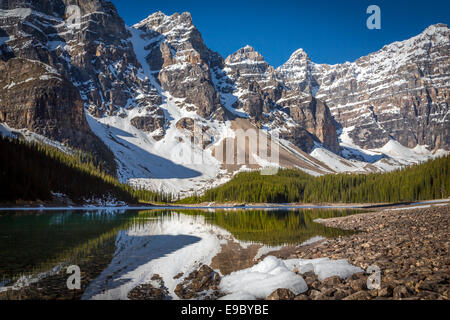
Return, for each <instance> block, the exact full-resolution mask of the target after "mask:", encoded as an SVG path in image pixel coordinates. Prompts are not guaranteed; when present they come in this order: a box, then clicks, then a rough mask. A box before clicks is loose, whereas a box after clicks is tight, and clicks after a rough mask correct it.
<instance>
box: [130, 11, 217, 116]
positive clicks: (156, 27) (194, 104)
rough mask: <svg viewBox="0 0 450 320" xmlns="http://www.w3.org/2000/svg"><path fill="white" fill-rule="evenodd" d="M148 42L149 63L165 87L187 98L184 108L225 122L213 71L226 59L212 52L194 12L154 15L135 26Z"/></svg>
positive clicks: (173, 94)
mask: <svg viewBox="0 0 450 320" xmlns="http://www.w3.org/2000/svg"><path fill="white" fill-rule="evenodd" d="M133 28H135V29H138V30H139V31H142V32H143V34H142V35H141V37H142V38H143V39H144V40H145V41H146V42H147V46H146V50H147V52H148V55H147V62H148V64H149V66H150V68H151V70H152V72H154V75H155V77H156V78H157V79H158V81H159V83H160V84H161V86H162V88H163V89H164V90H166V91H167V92H169V93H170V94H171V95H172V96H173V97H175V98H180V99H183V100H184V101H183V103H184V105H183V107H185V108H190V109H192V110H196V111H197V113H198V114H199V115H200V116H202V117H204V118H209V117H211V116H212V117H213V118H215V119H217V120H224V116H225V114H224V110H223V107H222V105H221V103H220V99H219V95H218V93H217V92H216V90H215V88H214V85H213V82H212V77H211V72H210V69H211V68H214V67H217V66H220V65H221V64H222V63H223V59H222V58H221V57H220V56H219V54H217V53H215V52H213V51H211V50H210V49H208V48H207V47H206V45H205V43H204V42H203V39H202V36H201V34H200V32H199V31H198V30H197V28H196V27H195V26H194V25H193V23H192V17H191V15H190V13H188V12H184V13H182V14H178V13H175V14H174V15H172V16H166V15H165V14H163V13H162V12H157V13H155V14H152V15H150V16H149V17H148V18H146V19H145V20H143V21H142V22H140V23H138V24H136V25H134V26H133Z"/></svg>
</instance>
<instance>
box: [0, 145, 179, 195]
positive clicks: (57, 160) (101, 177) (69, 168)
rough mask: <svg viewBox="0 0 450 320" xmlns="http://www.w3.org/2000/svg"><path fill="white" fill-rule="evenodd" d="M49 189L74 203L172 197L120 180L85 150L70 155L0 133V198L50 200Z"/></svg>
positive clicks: (50, 191)
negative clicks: (110, 198) (132, 185)
mask: <svg viewBox="0 0 450 320" xmlns="http://www.w3.org/2000/svg"><path fill="white" fill-rule="evenodd" d="M52 192H54V193H62V194H65V195H67V196H68V197H69V198H70V199H71V200H72V201H74V202H75V203H83V202H84V201H85V200H89V199H105V197H107V196H108V195H110V196H112V197H114V198H115V199H117V200H119V201H124V202H127V203H138V202H139V201H143V202H167V201H169V200H171V198H172V196H171V195H168V194H165V193H163V192H151V191H147V190H140V189H135V188H132V187H131V186H129V185H127V184H122V183H120V182H119V181H118V180H117V178H116V177H114V176H112V175H109V174H107V173H106V171H105V170H103V168H102V167H101V165H100V164H98V163H96V161H95V158H94V157H93V156H91V155H89V154H86V153H82V152H80V151H75V152H74V153H73V154H72V155H70V154H67V153H64V152H62V151H60V150H59V149H57V148H54V147H50V146H47V145H43V144H37V143H29V142H26V141H21V140H17V139H9V138H4V137H0V202H1V203H12V204H13V203H15V202H16V201H20V200H21V201H38V200H39V201H44V202H45V201H52V199H53V195H52Z"/></svg>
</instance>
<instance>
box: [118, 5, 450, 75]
mask: <svg viewBox="0 0 450 320" xmlns="http://www.w3.org/2000/svg"><path fill="white" fill-rule="evenodd" d="M112 2H113V3H114V4H115V5H116V7H117V9H118V11H119V14H120V15H121V16H122V18H123V19H124V20H125V23H126V24H127V25H133V24H134V23H137V22H139V21H141V20H142V19H144V18H146V17H147V16H148V15H149V14H151V13H153V12H156V11H162V12H164V13H165V14H169V15H170V14H173V13H175V12H184V11H189V12H190V13H191V14H192V17H193V21H194V24H195V25H196V26H197V28H198V29H199V30H200V32H201V33H202V36H203V39H204V40H205V43H206V45H207V46H208V47H209V48H211V49H212V50H214V51H217V52H219V53H220V54H221V55H222V56H223V57H224V58H226V57H227V56H228V55H229V54H231V53H233V52H235V51H236V50H237V49H239V48H241V47H243V46H245V45H247V44H249V45H251V46H253V47H254V48H255V49H256V50H257V51H259V52H260V53H261V54H262V55H263V56H264V58H265V59H266V61H267V62H269V63H270V64H271V65H273V66H275V67H278V66H279V65H281V64H283V63H284V62H285V61H286V60H287V59H288V58H289V56H290V55H291V54H292V53H293V52H294V51H295V50H297V49H299V48H303V49H304V50H305V51H306V52H307V53H308V54H309V56H310V57H311V58H312V60H313V61H314V62H317V63H329V64H335V63H342V62H345V61H354V60H356V59H357V58H359V57H361V56H364V55H367V54H368V53H371V52H374V51H377V50H379V49H380V48H382V47H383V46H384V45H385V44H389V43H391V42H394V41H399V40H405V39H408V38H410V37H412V36H415V35H417V34H419V33H420V32H422V31H423V30H424V29H425V28H426V27H428V26H429V25H431V24H435V23H439V22H440V23H445V24H447V25H449V24H450V1H448V0H426V1H425V0H423V1H414V0H409V1H408V0H389V1H384V0H370V1H367V0H334V1H331V0H330V1H325V0H309V1H301V0H276V1H256V0H227V1H220V2H219V1H214V0H210V1H206V0H170V1H167V0H150V1H147V0H145V1H143V0H112ZM372 4H375V5H378V6H379V7H380V9H381V30H369V29H368V28H367V27H366V21H367V18H368V17H369V15H368V14H366V10H367V7H368V6H369V5H372Z"/></svg>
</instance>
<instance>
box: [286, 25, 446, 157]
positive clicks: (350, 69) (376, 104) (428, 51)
mask: <svg viewBox="0 0 450 320" xmlns="http://www.w3.org/2000/svg"><path fill="white" fill-rule="evenodd" d="M449 57H450V32H449V29H448V27H447V26H446V25H442V24H440V25H434V26H431V27H429V28H427V29H426V30H425V31H424V32H423V33H421V34H420V35H418V36H416V37H413V38H411V39H409V40H406V41H402V42H395V43H393V44H390V45H387V46H385V47H383V48H382V49H381V50H380V51H378V52H376V53H373V54H370V55H368V56H366V57H362V58H360V59H358V60H356V61H355V62H353V63H345V64H339V65H333V66H330V65H318V64H315V63H313V62H312V61H311V60H310V58H309V57H308V56H307V54H306V53H305V52H304V51H303V50H299V51H297V52H296V53H294V54H293V55H292V57H291V58H290V59H289V61H288V62H287V63H286V64H285V65H283V66H281V67H280V68H278V69H277V71H278V72H279V74H280V77H281V78H282V79H284V81H285V83H286V84H287V85H288V86H291V87H297V88H298V90H300V91H302V92H304V93H305V94H310V95H312V96H314V97H316V98H317V99H320V100H322V101H324V102H325V103H326V104H327V105H328V106H329V107H330V109H331V112H332V115H333V116H334V118H335V119H336V121H337V122H339V123H340V125H341V126H342V127H344V128H346V129H347V131H348V132H349V136H350V137H351V138H352V139H353V141H354V142H355V143H356V144H357V145H358V146H360V147H363V148H381V147H383V146H384V145H385V144H386V143H388V142H389V140H390V139H395V140H397V141H398V142H400V143H401V144H402V145H404V146H406V147H409V148H414V147H416V146H417V145H427V146H428V147H429V148H430V149H438V148H442V149H448V148H449V146H450V145H449V143H450V141H449V130H450V129H449V128H450V125H449V121H450V119H449V117H448V112H449V100H450V99H449V79H450V64H449V61H450V58H449Z"/></svg>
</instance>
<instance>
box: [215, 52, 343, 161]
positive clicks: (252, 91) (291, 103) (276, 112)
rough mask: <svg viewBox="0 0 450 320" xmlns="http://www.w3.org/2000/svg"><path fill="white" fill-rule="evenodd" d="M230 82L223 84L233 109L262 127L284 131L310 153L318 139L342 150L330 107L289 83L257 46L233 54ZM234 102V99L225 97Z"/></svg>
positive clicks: (225, 73)
mask: <svg viewBox="0 0 450 320" xmlns="http://www.w3.org/2000/svg"><path fill="white" fill-rule="evenodd" d="M222 74H223V76H222V77H224V78H226V79H227V80H228V81H226V82H225V83H223V84H222V85H221V86H220V90H221V92H222V93H224V94H230V93H231V94H232V95H233V96H234V100H235V101H234V103H233V104H231V105H230V106H229V108H234V109H238V110H242V112H244V113H245V114H247V115H248V116H249V117H250V118H251V119H253V120H254V121H256V122H257V123H258V124H260V126H264V127H268V128H271V129H276V130H278V131H280V136H281V137H282V138H285V139H287V140H289V141H291V142H292V143H294V145H296V146H298V147H300V148H301V149H302V150H304V151H307V152H310V151H311V150H312V149H313V148H314V146H315V143H316V142H321V143H323V145H324V146H325V147H326V148H329V149H330V150H332V151H335V152H337V153H339V149H340V148H339V143H338V140H337V134H336V127H335V123H334V122H333V120H332V117H331V113H330V110H329V109H328V107H327V106H326V105H325V104H324V103H322V102H320V101H317V100H316V99H314V98H312V97H311V96H310V95H305V94H303V93H302V92H301V91H299V90H297V88H290V87H288V86H286V83H284V82H283V79H281V78H280V77H278V74H277V73H276V72H275V69H274V68H273V67H272V66H270V65H269V64H268V63H267V62H266V61H265V60H264V58H263V57H262V55H261V54H259V53H258V52H257V51H255V49H254V48H252V47H250V46H246V47H245V48H242V49H240V50H238V51H237V52H236V53H234V54H232V55H230V56H229V57H228V58H227V59H226V61H225V68H224V69H223V71H222ZM224 100H225V101H224V102H225V103H226V101H230V99H224Z"/></svg>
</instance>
